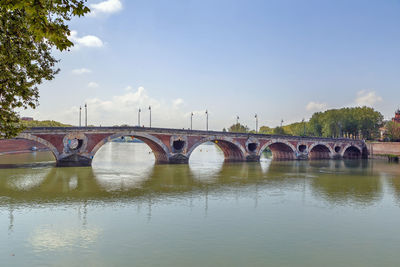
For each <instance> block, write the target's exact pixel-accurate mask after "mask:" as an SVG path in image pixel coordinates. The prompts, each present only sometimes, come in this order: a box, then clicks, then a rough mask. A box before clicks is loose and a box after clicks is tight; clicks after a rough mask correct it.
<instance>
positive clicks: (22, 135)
mask: <svg viewBox="0 0 400 267" xmlns="http://www.w3.org/2000/svg"><path fill="white" fill-rule="evenodd" d="M17 138H20V139H27V140H31V141H34V142H37V143H40V144H42V145H44V146H46V147H47V148H48V149H50V151H51V153H52V154H53V156H54V158H55V159H56V160H58V159H59V158H60V153H59V152H58V150H57V148H56V147H55V146H54V145H52V144H51V143H50V142H48V141H46V140H44V139H43V138H40V137H37V136H36V135H32V134H29V133H20V134H19V135H18V136H17Z"/></svg>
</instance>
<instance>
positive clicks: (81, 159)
mask: <svg viewBox="0 0 400 267" xmlns="http://www.w3.org/2000/svg"><path fill="white" fill-rule="evenodd" d="M56 166H57V167H90V166H92V159H91V158H88V157H85V156H81V155H79V154H73V155H69V156H67V157H64V158H61V159H57V163H56Z"/></svg>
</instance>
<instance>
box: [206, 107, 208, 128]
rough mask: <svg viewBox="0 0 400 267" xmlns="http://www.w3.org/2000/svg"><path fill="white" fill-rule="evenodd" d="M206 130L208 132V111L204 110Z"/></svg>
mask: <svg viewBox="0 0 400 267" xmlns="http://www.w3.org/2000/svg"><path fill="white" fill-rule="evenodd" d="M206 130H207V131H208V110H206Z"/></svg>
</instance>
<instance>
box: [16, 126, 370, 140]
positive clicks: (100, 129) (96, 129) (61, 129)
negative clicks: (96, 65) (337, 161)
mask: <svg viewBox="0 0 400 267" xmlns="http://www.w3.org/2000/svg"><path fill="white" fill-rule="evenodd" d="M75 131H77V132H96V133H102V132H105V133H109V132H134V131H136V132H144V133H161V134H182V135H201V136H212V135H217V136H221V135H224V136H231V137H249V136H253V137H256V138H279V139H290V140H293V139H297V140H307V141H323V142H332V141H340V142H351V141H353V142H354V141H363V140H359V139H349V138H326V137H315V136H293V135H273V134H260V133H237V132H222V131H204V130H190V129H174V128H154V127H152V128H149V127H139V126H121V127H114V126H110V127H32V128H29V129H27V130H25V131H24V132H26V133H44V132H46V133H48V132H52V133H57V132H60V133H65V132H75Z"/></svg>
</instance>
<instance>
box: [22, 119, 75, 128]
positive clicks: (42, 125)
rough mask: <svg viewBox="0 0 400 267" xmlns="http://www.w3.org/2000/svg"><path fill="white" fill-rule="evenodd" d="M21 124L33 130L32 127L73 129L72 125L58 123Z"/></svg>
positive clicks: (28, 122)
mask: <svg viewBox="0 0 400 267" xmlns="http://www.w3.org/2000/svg"><path fill="white" fill-rule="evenodd" d="M21 124H22V125H23V126H24V127H25V128H31V127H71V126H72V125H69V124H63V123H61V122H58V121H50V120H46V121H21Z"/></svg>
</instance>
